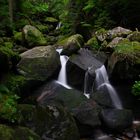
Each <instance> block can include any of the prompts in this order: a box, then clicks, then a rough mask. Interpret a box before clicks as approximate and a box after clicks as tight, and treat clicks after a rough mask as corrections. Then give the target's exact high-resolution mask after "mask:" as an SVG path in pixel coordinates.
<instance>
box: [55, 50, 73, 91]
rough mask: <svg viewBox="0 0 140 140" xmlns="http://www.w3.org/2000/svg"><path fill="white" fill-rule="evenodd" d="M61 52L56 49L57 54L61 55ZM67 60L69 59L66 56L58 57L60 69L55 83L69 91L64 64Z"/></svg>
mask: <svg viewBox="0 0 140 140" xmlns="http://www.w3.org/2000/svg"><path fill="white" fill-rule="evenodd" d="M61 51H62V49H57V52H59V54H60V53H61ZM68 59H69V57H68V56H66V55H60V62H61V69H60V72H59V75H58V79H57V81H56V82H57V83H58V84H60V85H62V86H64V87H65V88H67V89H71V87H70V86H69V85H68V84H67V75H66V63H67V61H68Z"/></svg>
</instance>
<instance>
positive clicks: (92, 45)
mask: <svg viewBox="0 0 140 140" xmlns="http://www.w3.org/2000/svg"><path fill="white" fill-rule="evenodd" d="M85 45H86V46H89V47H90V48H91V49H93V50H98V49H99V48H100V45H99V43H98V40H97V38H96V37H95V36H93V37H92V38H91V39H89V40H88V41H87V43H86V44H85Z"/></svg>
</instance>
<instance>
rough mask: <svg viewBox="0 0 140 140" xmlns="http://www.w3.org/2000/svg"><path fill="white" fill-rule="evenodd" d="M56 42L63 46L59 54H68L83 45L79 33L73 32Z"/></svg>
mask: <svg viewBox="0 0 140 140" xmlns="http://www.w3.org/2000/svg"><path fill="white" fill-rule="evenodd" d="M57 44H58V45H60V46H63V50H62V52H61V55H67V56H70V55H72V54H74V53H77V52H78V50H79V49H80V48H81V47H82V46H83V44H84V40H83V37H82V36H81V35H80V34H75V35H72V36H70V37H68V38H65V39H64V40H61V41H58V43H57Z"/></svg>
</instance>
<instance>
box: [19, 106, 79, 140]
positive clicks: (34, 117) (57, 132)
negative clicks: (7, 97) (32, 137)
mask: <svg viewBox="0 0 140 140" xmlns="http://www.w3.org/2000/svg"><path fill="white" fill-rule="evenodd" d="M20 112H21V117H20V124H21V125H24V126H26V127H28V128H30V129H32V130H34V131H35V132H36V133H37V134H38V135H40V137H41V138H42V139H45V140H46V139H48V140H49V139H52V140H79V133H78V129H77V127H76V124H75V121H74V119H73V118H72V116H71V115H70V114H69V113H68V112H67V111H66V110H65V109H64V108H63V107H62V106H61V105H60V104H50V105H46V106H44V107H41V106H37V107H35V106H32V105H27V104H26V105H25V104H23V105H20Z"/></svg>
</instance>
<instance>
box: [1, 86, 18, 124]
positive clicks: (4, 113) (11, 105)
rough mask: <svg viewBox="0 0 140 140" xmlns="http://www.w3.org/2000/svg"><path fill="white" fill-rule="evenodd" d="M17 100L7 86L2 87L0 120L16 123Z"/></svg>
mask: <svg viewBox="0 0 140 140" xmlns="http://www.w3.org/2000/svg"><path fill="white" fill-rule="evenodd" d="M17 99H19V96H17V95H16V94H14V95H12V94H11V92H10V91H9V89H8V88H7V87H6V86H5V85H0V118H1V119H4V120H8V121H10V122H12V123H14V122H15V121H16V120H17V119H18V117H17Z"/></svg>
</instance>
